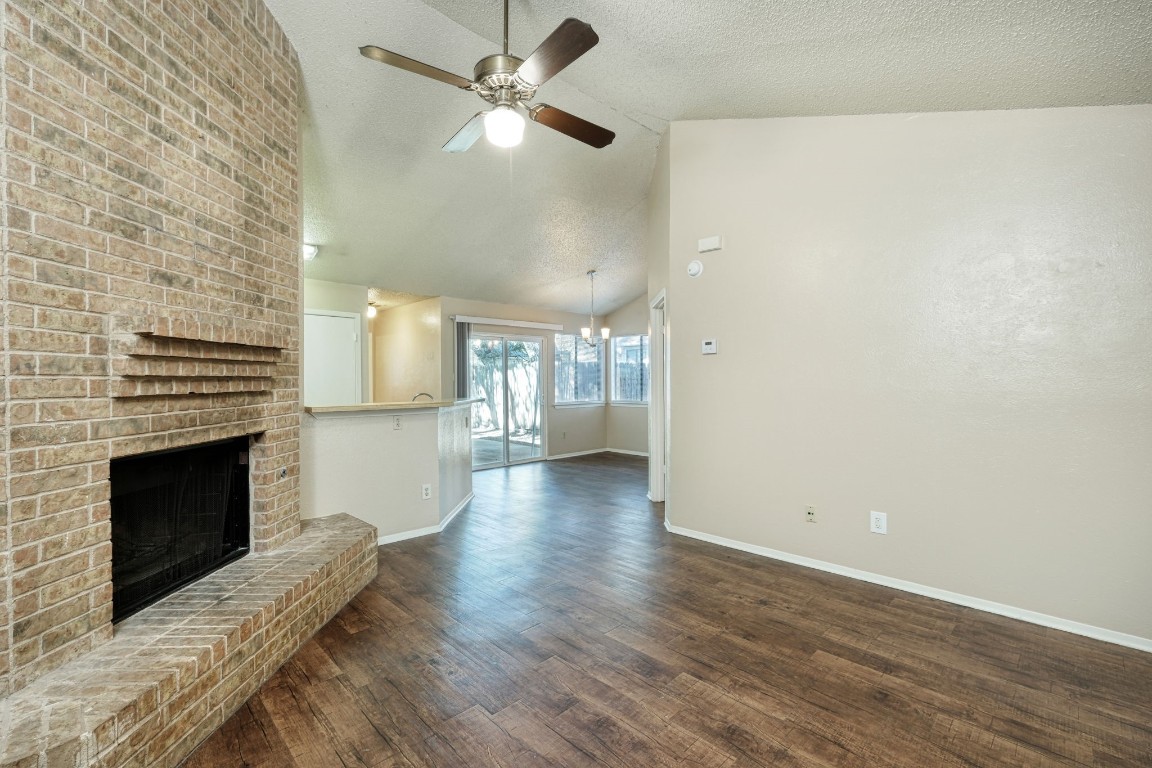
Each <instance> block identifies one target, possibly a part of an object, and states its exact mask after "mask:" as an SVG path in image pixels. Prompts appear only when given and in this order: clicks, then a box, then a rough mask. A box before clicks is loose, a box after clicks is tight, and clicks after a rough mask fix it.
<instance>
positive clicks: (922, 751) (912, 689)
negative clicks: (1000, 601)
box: [185, 454, 1152, 768]
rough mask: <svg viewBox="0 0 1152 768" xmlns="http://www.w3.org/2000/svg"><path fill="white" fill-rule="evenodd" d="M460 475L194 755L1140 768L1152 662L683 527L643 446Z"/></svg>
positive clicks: (1150, 755) (1147, 740) (1150, 757)
mask: <svg viewBox="0 0 1152 768" xmlns="http://www.w3.org/2000/svg"><path fill="white" fill-rule="evenodd" d="M474 479H475V488H476V499H475V500H474V501H473V502H472V503H471V505H470V506H469V508H468V509H467V510H465V511H464V512H463V513H461V515H460V517H459V518H458V519H457V520H456V522H455V523H453V524H452V526H451V527H450V528H449V529H448V531H446V532H445V533H443V534H441V535H439V536H427V537H424V538H421V539H414V540H410V541H407V542H401V543H398V544H393V545H389V546H385V547H381V548H380V575H379V578H377V579H376V581H375V582H374V583H373V584H371V585H370V586H369V587H368V588H366V589H365V590H364V591H363V592H361V593H360V595H359V596H357V597H356V599H355V600H354V601H353V602H352V603H351V604H350V605H349V606H348V607H347V608H346V609H345V610H343V611H342V612H341V613H340V614H339V615H338V616H337V617H336V618H335V619H334V620H333V621H332V622H331V623H330V624H328V625H327V626H326V627H325V628H324V629H322V630H321V631H320V632H319V634H317V635H316V637H315V638H314V639H313V640H311V641H310V642H309V643H307V644H306V645H305V646H304V647H303V648H302V649H301V650H300V652H299V653H297V654H296V656H295V657H293V658H292V660H291V661H289V662H288V663H287V664H286V665H285V666H284V667H283V668H282V669H281V670H280V671H279V672H278V673H277V674H276V676H275V677H273V678H272V679H271V680H270V681H269V682H268V683H267V684H266V685H265V686H264V687H263V688H262V689H261V691H260V692H259V693H258V694H257V695H256V696H254V697H253V698H252V699H251V700H250V701H249V702H248V703H247V704H246V705H245V706H244V707H243V708H242V709H241V710H240V711H239V712H238V713H237V714H236V715H235V716H234V717H232V719H230V720H229V721H228V722H227V723H226V724H225V725H224V726H223V727H222V728H221V729H220V730H219V731H218V732H217V733H216V734H215V735H214V736H213V737H212V738H211V739H210V740H209V741H207V742H206V743H205V744H204V745H202V746H201V748H200V749H199V750H198V751H197V752H196V753H195V754H194V755H193V756H191V757H190V758H189V759H188V761H186V763H185V766H186V768H222V767H225V766H276V767H277V768H282V767H288V766H299V767H300V768H305V767H309V768H310V767H312V766H317V767H319V768H332V767H333V766H461V767H466V768H475V767H476V766H507V767H511V768H531V767H533V766H617V767H619V768H640V767H644V766H709V767H711V768H724V767H727V766H868V767H869V768H871V767H873V766H916V767H917V768H925V767H927V768H933V767H935V766H961V765H964V766H968V765H975V766H1067V765H1085V766H1152V654H1146V653H1141V652H1138V651H1133V650H1127V649H1124V648H1120V647H1116V646H1112V645H1108V644H1105V643H1101V642H1096V641H1093V640H1088V639H1085V638H1082V637H1078V636H1075V635H1069V634H1065V633H1061V632H1057V631H1055V630H1049V629H1045V628H1042V627H1037V626H1033V625H1029V624H1024V623H1021V622H1017V621H1013V620H1011V619H1005V618H1001V617H998V616H993V615H989V614H984V613H980V612H977V611H974V610H970V609H966V608H961V607H957V606H954V605H950V604H947V603H941V602H937V601H934V600H929V599H927V598H921V597H917V596H914V595H909V594H906V593H903V592H898V591H894V590H890V589H886V588H883V587H878V586H874V585H870V584H865V583H861V582H855V581H852V580H849V579H846V578H842V577H838V576H832V575H829V574H825V573H821V572H819V571H812V570H807V569H804V568H800V567H798V566H792V565H788V564H784V563H779V562H775V561H772V560H766V559H763V558H759V557H755V556H752V555H747V554H744V553H741V552H735V551H731V550H727V549H723V548H721V547H717V546H712V545H708V544H704V543H701V542H697V541H693V540H690V539H685V538H682V537H677V536H673V535H671V534H668V533H667V532H665V530H664V528H663V526H662V519H663V509H662V505H655V504H650V503H649V502H648V501H647V499H646V498H645V482H646V465H645V463H644V461H643V460H637V459H633V458H628V457H621V456H613V455H608V454H604V455H598V456H591V457H585V458H580V459H574V460H567V461H557V462H550V463H540V464H531V465H524V466H518V467H513V468H510V469H497V470H489V471H486V472H481V473H477V474H476V476H475V478H474Z"/></svg>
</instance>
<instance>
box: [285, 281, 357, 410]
mask: <svg viewBox="0 0 1152 768" xmlns="http://www.w3.org/2000/svg"><path fill="white" fill-rule="evenodd" d="M300 297H301V302H300V303H301V304H302V305H303V308H304V311H305V312H307V311H308V310H310V309H326V310H328V311H330V312H351V313H353V314H357V315H360V376H361V381H360V391H361V392H363V393H364V394H363V396H362V399H363V400H364V401H365V402H370V401H371V399H372V397H371V394H370V393H371V391H372V390H371V387H370V382H371V374H370V373H369V370H370V359H371V358H370V356H369V351H368V350H369V332H370V330H371V328H370V326H369V323H368V318H367V317H366V316H365V312H366V310H367V309H368V288H367V287H366V286H363V285H350V284H348V283H332V282H329V281H327V280H310V279H308V278H305V279H303V280H301V281H300ZM307 354H308V350H306V349H305V350H301V356H302V358H303V356H306V355H307Z"/></svg>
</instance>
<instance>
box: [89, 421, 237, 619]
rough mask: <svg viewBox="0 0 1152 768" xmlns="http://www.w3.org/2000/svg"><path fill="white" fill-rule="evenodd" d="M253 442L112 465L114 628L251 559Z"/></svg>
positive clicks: (131, 458)
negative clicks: (208, 576)
mask: <svg viewBox="0 0 1152 768" xmlns="http://www.w3.org/2000/svg"><path fill="white" fill-rule="evenodd" d="M248 448H249V438H248V437H242V438H236V439H233V440H227V441H222V442H216V443H208V444H204V445H198V446H193V447H191V448H181V449H177V450H173V451H164V452H160V453H150V454H144V455H140V456H129V457H125V458H122V459H114V460H113V461H112V465H111V484H112V489H111V503H112V620H113V622H117V621H120V620H121V619H124V618H127V617H128V616H131V615H132V614H133V613H136V612H137V611H139V610H141V609H143V608H145V607H147V606H149V605H151V604H152V603H154V602H156V601H157V600H159V599H160V598H162V597H164V596H165V595H167V594H169V593H171V592H173V591H175V590H177V589H179V588H180V587H182V586H184V585H186V584H189V583H191V582H193V581H195V580H196V579H199V578H200V577H202V576H204V575H206V574H208V573H211V572H212V571H214V570H216V569H217V568H220V567H221V566H223V565H226V564H227V563H230V562H232V561H234V560H236V559H238V558H240V557H243V556H244V555H245V554H246V553H247V552H248V547H249V530H250V527H251V526H250V525H249V519H248V518H249V513H248V510H249V492H248V486H249V477H248Z"/></svg>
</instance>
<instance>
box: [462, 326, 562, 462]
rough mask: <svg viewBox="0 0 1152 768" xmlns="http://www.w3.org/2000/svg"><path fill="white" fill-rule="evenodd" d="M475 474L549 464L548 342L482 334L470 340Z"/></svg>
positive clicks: (539, 339)
mask: <svg viewBox="0 0 1152 768" xmlns="http://www.w3.org/2000/svg"><path fill="white" fill-rule="evenodd" d="M469 344H470V349H469V369H470V371H469V373H470V376H471V379H472V387H471V393H472V396H473V397H476V398H480V399H479V400H478V401H477V402H475V403H473V404H472V468H473V469H487V468H489V467H504V466H508V465H510V464H521V463H523V462H526V461H539V460H540V459H542V458H544V392H543V389H544V388H543V378H544V377H543V356H544V340H543V339H542V338H539V337H532V336H504V335H495V334H484V333H477V334H473V335H472V338H471V339H470V342H469Z"/></svg>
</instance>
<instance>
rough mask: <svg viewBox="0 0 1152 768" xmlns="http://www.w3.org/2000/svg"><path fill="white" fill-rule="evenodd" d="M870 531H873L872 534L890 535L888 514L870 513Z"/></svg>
mask: <svg viewBox="0 0 1152 768" xmlns="http://www.w3.org/2000/svg"><path fill="white" fill-rule="evenodd" d="M868 530H870V531H872V533H888V513H886V512H875V511H873V512H869V513H868Z"/></svg>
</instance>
